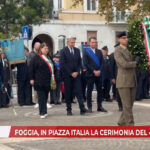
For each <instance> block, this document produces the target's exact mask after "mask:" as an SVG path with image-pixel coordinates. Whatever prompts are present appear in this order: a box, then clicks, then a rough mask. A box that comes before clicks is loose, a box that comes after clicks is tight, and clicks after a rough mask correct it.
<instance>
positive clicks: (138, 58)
mask: <svg viewBox="0 0 150 150" xmlns="http://www.w3.org/2000/svg"><path fill="white" fill-rule="evenodd" d="M140 59H141V58H140V56H136V57H135V61H136V63H137V64H139V62H140Z"/></svg>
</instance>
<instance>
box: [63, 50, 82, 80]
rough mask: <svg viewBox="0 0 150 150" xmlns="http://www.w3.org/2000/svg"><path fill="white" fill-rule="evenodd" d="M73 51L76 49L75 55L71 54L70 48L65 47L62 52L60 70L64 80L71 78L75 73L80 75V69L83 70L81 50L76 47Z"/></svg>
mask: <svg viewBox="0 0 150 150" xmlns="http://www.w3.org/2000/svg"><path fill="white" fill-rule="evenodd" d="M73 49H74V54H71V53H70V50H69V48H68V47H64V48H63V49H62V50H61V53H60V69H61V73H62V77H63V78H66V77H69V76H71V74H72V73H73V72H78V73H80V69H81V56H80V50H79V49H78V48H76V47H74V48H73Z"/></svg>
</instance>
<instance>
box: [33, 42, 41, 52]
mask: <svg viewBox="0 0 150 150" xmlns="http://www.w3.org/2000/svg"><path fill="white" fill-rule="evenodd" d="M40 45H41V44H40V43H38V42H37V43H35V45H34V49H35V50H36V51H37V50H39V49H40Z"/></svg>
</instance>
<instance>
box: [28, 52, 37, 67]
mask: <svg viewBox="0 0 150 150" xmlns="http://www.w3.org/2000/svg"><path fill="white" fill-rule="evenodd" d="M36 55H37V54H36V53H35V52H34V51H32V52H30V53H29V56H28V58H27V64H28V66H29V65H30V63H31V60H32V59H33V58H34V57H35V56H36Z"/></svg>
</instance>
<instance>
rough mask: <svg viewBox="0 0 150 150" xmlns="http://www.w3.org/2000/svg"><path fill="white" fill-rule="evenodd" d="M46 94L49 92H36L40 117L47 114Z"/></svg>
mask: <svg viewBox="0 0 150 150" xmlns="http://www.w3.org/2000/svg"><path fill="white" fill-rule="evenodd" d="M48 93H49V90H43V91H37V95H38V103H39V114H40V115H45V114H47V100H48Z"/></svg>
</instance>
